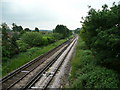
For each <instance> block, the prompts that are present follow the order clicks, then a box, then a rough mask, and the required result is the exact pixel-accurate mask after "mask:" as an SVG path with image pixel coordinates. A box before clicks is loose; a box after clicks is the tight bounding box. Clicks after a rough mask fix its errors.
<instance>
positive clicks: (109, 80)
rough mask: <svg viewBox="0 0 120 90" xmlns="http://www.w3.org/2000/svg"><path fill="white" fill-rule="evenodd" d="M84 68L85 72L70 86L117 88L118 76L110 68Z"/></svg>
mask: <svg viewBox="0 0 120 90" xmlns="http://www.w3.org/2000/svg"><path fill="white" fill-rule="evenodd" d="M91 67H92V65H91V66H89V68H86V70H88V69H89V70H90V69H91V71H87V72H86V73H85V74H81V75H80V76H79V77H78V78H77V80H76V81H74V83H73V84H72V88H118V82H119V81H118V76H117V74H116V73H115V72H113V71H112V70H108V69H105V68H101V67H94V68H93V67H92V68H91Z"/></svg>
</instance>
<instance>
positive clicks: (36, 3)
mask: <svg viewBox="0 0 120 90" xmlns="http://www.w3.org/2000/svg"><path fill="white" fill-rule="evenodd" d="M113 2H116V3H118V2H119V0H1V1H0V3H1V5H2V7H0V8H2V12H0V15H2V17H0V21H2V22H6V23H7V24H8V25H9V26H11V24H12V23H16V24H18V25H22V26H23V28H26V27H28V28H30V29H34V28H35V27H38V28H39V29H48V30H50V29H51V30H52V29H54V28H55V27H56V25H57V24H63V25H66V26H67V27H68V28H69V29H76V28H78V27H81V23H80V20H81V17H85V16H86V15H87V12H88V10H89V9H88V5H90V6H91V7H93V8H95V9H100V8H101V6H102V5H104V4H107V5H108V6H109V7H111V6H112V3H113Z"/></svg>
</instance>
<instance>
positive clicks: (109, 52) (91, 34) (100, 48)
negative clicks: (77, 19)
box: [80, 4, 120, 71]
mask: <svg viewBox="0 0 120 90" xmlns="http://www.w3.org/2000/svg"><path fill="white" fill-rule="evenodd" d="M80 35H81V37H82V39H83V40H84V41H85V42H86V44H87V46H88V47H89V48H91V50H92V51H93V53H94V55H96V58H97V60H98V63H99V64H101V65H103V66H106V67H108V68H112V69H115V70H117V71H119V69H120V67H119V65H120V5H115V4H113V6H112V7H111V8H110V9H108V6H107V5H103V6H102V10H98V11H97V10H95V9H93V8H91V9H90V11H89V12H88V16H86V17H85V19H84V22H83V27H82V30H81V32H80ZM116 62H117V63H116ZM116 67H117V68H116Z"/></svg>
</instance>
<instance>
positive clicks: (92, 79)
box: [68, 38, 120, 88]
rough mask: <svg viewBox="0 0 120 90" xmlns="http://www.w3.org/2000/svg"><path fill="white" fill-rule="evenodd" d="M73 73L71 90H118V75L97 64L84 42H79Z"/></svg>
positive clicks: (73, 62) (71, 75) (70, 81)
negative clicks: (116, 89)
mask: <svg viewBox="0 0 120 90" xmlns="http://www.w3.org/2000/svg"><path fill="white" fill-rule="evenodd" d="M71 65H72V71H71V74H70V76H69V86H68V87H69V88H118V87H119V83H120V82H119V79H118V74H117V73H116V72H114V71H113V70H109V69H107V68H104V67H101V66H99V65H97V64H96V59H95V57H94V56H93V55H92V52H91V50H89V49H88V48H87V46H86V44H85V42H84V41H82V39H81V38H79V40H78V44H77V47H76V55H75V57H74V58H73V60H72V62H71Z"/></svg>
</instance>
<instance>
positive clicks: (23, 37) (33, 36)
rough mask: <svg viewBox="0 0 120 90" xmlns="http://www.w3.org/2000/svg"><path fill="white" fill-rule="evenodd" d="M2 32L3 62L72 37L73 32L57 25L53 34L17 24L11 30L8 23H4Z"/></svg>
mask: <svg viewBox="0 0 120 90" xmlns="http://www.w3.org/2000/svg"><path fill="white" fill-rule="evenodd" d="M0 30H1V31H2V60H3V62H6V61H7V60H8V59H9V58H12V57H13V56H14V55H16V54H19V53H20V52H25V51H27V49H29V48H32V47H41V46H45V45H48V44H50V43H54V42H55V41H58V40H60V39H65V38H67V37H69V36H70V35H71V31H70V30H69V29H68V28H67V27H66V26H64V25H57V26H56V28H55V29H54V30H53V31H51V32H41V31H40V30H39V29H38V28H37V27H35V29H34V30H30V29H29V28H25V29H23V27H22V26H18V25H16V24H15V23H13V24H12V29H10V28H9V26H8V25H7V24H6V23H2V24H1V28H0Z"/></svg>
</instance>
